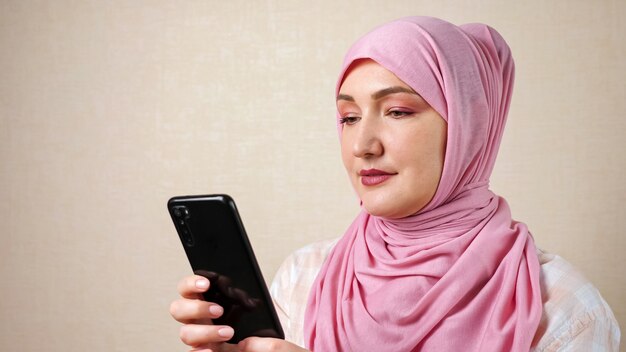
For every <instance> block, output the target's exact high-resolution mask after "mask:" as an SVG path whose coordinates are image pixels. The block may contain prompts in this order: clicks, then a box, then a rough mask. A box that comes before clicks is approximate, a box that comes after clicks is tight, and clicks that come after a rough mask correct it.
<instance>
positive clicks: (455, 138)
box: [304, 17, 542, 351]
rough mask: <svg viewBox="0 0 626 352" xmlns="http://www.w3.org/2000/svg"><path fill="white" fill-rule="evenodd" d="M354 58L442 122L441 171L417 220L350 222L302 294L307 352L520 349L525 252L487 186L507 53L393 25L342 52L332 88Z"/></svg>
mask: <svg viewBox="0 0 626 352" xmlns="http://www.w3.org/2000/svg"><path fill="white" fill-rule="evenodd" d="M359 59H372V60H374V61H375V62H377V63H378V64H380V65H381V66H383V67H385V68H386V69H387V70H389V71H391V72H393V73H394V74H395V75H396V76H397V77H398V78H400V79H401V80H402V81H404V82H405V83H406V84H408V85H409V86H410V87H412V88H413V89H414V90H415V91H416V92H417V93H419V94H420V95H421V96H422V97H423V98H424V99H425V100H426V101H427V102H428V103H429V104H430V105H431V106H432V107H433V108H434V109H435V110H436V111H437V112H438V113H439V114H440V115H441V116H442V117H443V118H444V119H445V120H446V122H447V126H448V132H447V144H446V155H445V162H444V168H443V173H442V175H441V180H440V182H439V186H438V188H437V191H436V193H435V195H434V197H433V199H432V200H431V201H430V203H429V204H428V205H427V206H426V207H425V208H424V209H422V210H421V211H419V212H418V213H417V214H415V215H412V216H409V217H406V218H402V219H383V218H379V217H376V216H372V215H370V214H368V213H367V212H366V211H365V210H363V211H362V212H361V213H360V214H359V216H358V217H357V218H356V219H355V220H354V222H353V223H352V225H351V226H350V227H349V228H348V230H347V231H346V233H345V234H344V236H343V237H342V238H341V240H340V241H339V242H338V243H337V245H336V246H335V248H334V249H333V251H332V252H331V253H330V255H329V257H328V258H327V260H326V262H325V263H324V265H323V266H322V268H321V270H320V273H319V275H318V277H317V279H316V280H315V283H314V285H313V287H312V289H311V293H310V295H309V304H308V307H307V311H306V320H305V331H304V333H305V342H306V344H307V347H308V348H310V349H312V350H315V351H337V350H340V351H528V350H529V348H530V346H531V343H532V340H533V336H534V334H535V331H536V329H537V326H538V324H539V320H540V318H541V313H542V303H541V293H540V287H539V262H538V259H537V255H536V249H535V246H534V243H533V240H532V237H531V235H530V233H529V232H528V229H527V227H526V226H525V225H524V224H522V223H518V222H516V221H514V220H513V219H512V218H511V213H510V210H509V207H508V205H507V203H506V201H505V200H504V199H503V198H502V197H499V196H497V195H496V194H494V193H493V192H491V191H490V190H489V177H490V175H491V172H492V170H493V166H494V163H495V159H496V155H497V151H498V148H499V145H500V140H501V137H502V134H503V129H504V125H505V121H506V116H507V112H508V108H509V102H510V99H511V92H512V87H513V76H514V64H513V59H512V57H511V53H510V50H509V47H508V46H507V44H506V42H505V41H504V39H502V37H501V36H500V35H499V34H498V33H497V32H496V31H495V30H494V29H492V28H490V27H488V26H486V25H483V24H467V25H461V26H456V25H453V24H451V23H448V22H445V21H442V20H439V19H436V18H430V17H408V18H403V19H399V20H397V21H394V22H391V23H388V24H385V25H383V26H381V27H379V28H376V29H374V30H373V31H372V32H370V33H368V34H366V35H365V36H364V37H362V38H361V39H359V40H358V41H357V42H356V43H355V44H354V45H353V46H352V48H351V49H350V50H349V52H348V53H347V55H346V58H345V61H344V64H343V70H342V73H341V75H340V77H339V80H338V83H337V92H338V91H339V88H340V87H341V83H342V82H343V79H344V78H345V77H344V76H345V74H346V71H347V70H348V68H349V67H350V65H351V64H352V63H353V62H354V61H356V60H359ZM339 128H341V127H340V126H339Z"/></svg>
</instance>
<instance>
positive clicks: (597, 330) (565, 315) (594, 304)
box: [270, 240, 620, 352]
mask: <svg viewBox="0 0 626 352" xmlns="http://www.w3.org/2000/svg"><path fill="white" fill-rule="evenodd" d="M336 242H337V240H328V241H322V242H317V243H313V244H310V245H308V246H306V247H304V248H302V249H299V250H297V251H296V252H294V253H292V254H291V255H290V256H289V257H287V259H286V260H285V261H284V263H283V264H282V266H281V267H280V268H279V269H278V272H277V273H276V276H275V278H274V281H273V283H272V286H271V288H270V291H271V294H272V297H273V299H274V304H275V306H276V310H277V313H278V316H279V318H280V322H281V324H282V326H283V329H284V330H285V338H286V339H287V340H288V341H291V342H293V343H296V344H298V345H300V346H303V347H304V312H305V310H306V306H307V301H308V296H309V291H310V290H311V285H312V284H313V281H315V278H316V277H317V274H318V272H319V270H320V268H321V266H322V264H323V263H324V260H325V259H326V256H327V255H328V253H329V252H330V250H331V249H332V248H333V246H334V245H335V243H336ZM537 255H538V257H539V262H540V264H541V273H540V285H541V293H542V297H543V315H542V317H541V322H540V323H539V328H538V329H537V333H536V334H535V338H534V340H533V343H532V348H531V351H537V352H538V351H542V352H544V351H545V352H548V351H550V352H551V351H585V352H596V351H597V352H604V351H615V352H618V351H619V340H620V331H619V326H618V324H617V321H616V319H615V316H613V312H612V311H611V308H610V307H609V306H608V305H607V303H606V302H605V301H604V299H602V296H600V293H599V292H598V290H597V289H596V288H595V287H594V286H593V285H592V284H591V282H589V281H588V280H587V279H586V278H585V277H584V276H583V275H582V274H581V273H579V272H578V271H577V270H576V269H575V268H574V267H573V266H572V265H571V264H570V263H568V262H567V261H566V260H565V259H563V258H561V257H559V256H557V255H554V254H549V253H545V252H543V251H541V250H538V251H537Z"/></svg>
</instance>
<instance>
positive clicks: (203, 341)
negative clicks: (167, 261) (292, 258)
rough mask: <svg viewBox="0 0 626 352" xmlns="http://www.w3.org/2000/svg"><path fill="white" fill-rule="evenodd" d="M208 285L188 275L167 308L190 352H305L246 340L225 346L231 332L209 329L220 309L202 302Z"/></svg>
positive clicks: (277, 342)
mask: <svg viewBox="0 0 626 352" xmlns="http://www.w3.org/2000/svg"><path fill="white" fill-rule="evenodd" d="M209 285H210V282H209V280H208V279H206V278H205V277H203V276H199V275H192V276H188V277H185V278H184V279H182V280H181V281H180V282H179V283H178V293H179V294H180V296H181V298H180V299H177V300H175V301H174V302H172V304H171V305H170V314H171V315H172V317H174V319H176V320H177V321H179V322H181V323H183V326H181V328H180V339H181V340H182V341H183V342H184V343H185V344H187V345H189V346H191V347H193V349H192V351H193V352H209V351H212V352H303V351H306V350H305V349H303V348H301V347H299V346H297V345H294V344H293V343H291V342H288V341H285V340H281V339H275V338H269V337H248V338H247V339H244V340H242V341H241V342H239V344H237V345H233V344H229V343H225V341H228V340H229V339H230V338H231V337H232V336H233V334H234V333H235V332H234V330H233V329H232V328H231V327H230V326H226V325H213V321H212V319H215V318H219V317H220V316H221V315H222V314H223V313H224V309H223V308H222V307H220V306H219V305H218V304H216V303H213V302H206V301H204V300H203V299H202V293H203V292H205V291H206V290H208V289H209Z"/></svg>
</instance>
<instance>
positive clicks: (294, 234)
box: [0, 0, 626, 351]
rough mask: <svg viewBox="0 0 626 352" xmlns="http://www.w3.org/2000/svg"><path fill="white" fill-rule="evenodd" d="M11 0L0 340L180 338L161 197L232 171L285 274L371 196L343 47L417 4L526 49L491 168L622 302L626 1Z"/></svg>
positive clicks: (559, 248) (113, 347) (261, 239)
mask: <svg viewBox="0 0 626 352" xmlns="http://www.w3.org/2000/svg"><path fill="white" fill-rule="evenodd" d="M316 3H319V5H316V6H315V7H312V5H311V2H295V1H278V0H275V1H271V0H270V1H263V2H261V1H258V2H252V1H69V0H67V1H66V0H63V1H19V0H15V1H7V0H2V1H0V199H1V201H0V278H1V280H0V325H1V328H0V350H2V351H42V350H45V351H84V350H89V351H132V350H142V351H183V350H185V348H184V347H183V346H182V344H180V342H179V341H178V336H177V328H178V324H176V323H175V322H174V321H173V320H172V319H170V318H169V315H168V312H167V307H168V305H169V302H170V301H171V300H172V299H173V298H174V297H175V284H176V282H177V281H178V279H179V278H180V277H181V276H183V275H186V274H188V273H189V272H190V269H189V267H188V264H187V262H186V260H185V258H184V255H183V252H182V248H181V246H180V243H179V241H178V238H177V237H176V235H175V233H174V229H173V226H172V225H171V224H170V221H169V219H168V216H167V213H166V210H165V202H166V201H167V199H168V198H169V197H170V196H173V195H180V194H201V193H214V192H223V193H230V194H231V195H232V196H233V197H234V198H235V199H236V200H237V202H238V205H239V208H240V211H241V213H242V217H243V219H244V222H245V224H246V227H247V229H248V232H249V235H250V236H251V240H252V242H253V246H254V248H255V250H256V251H257V254H258V257H259V260H260V262H261V265H262V267H263V272H264V273H265V275H266V276H267V277H268V279H270V278H271V277H272V275H273V273H274V272H275V270H276V268H277V267H278V265H279V264H280V263H281V261H282V260H283V258H284V257H285V256H286V255H287V254H288V253H289V252H291V251H292V250H294V249H296V248H298V247H300V246H303V245H305V244H306V243H309V242H311V241H314V240H318V239H323V238H330V237H335V236H338V235H340V234H342V233H343V230H344V229H345V228H346V227H347V226H348V224H349V223H350V221H351V220H352V218H353V216H354V215H355V214H356V212H357V209H358V203H357V200H356V198H355V196H354V195H353V193H352V191H351V189H350V186H349V184H348V181H347V178H346V177H345V176H344V172H343V169H342V166H341V163H340V159H339V153H338V142H337V138H336V137H337V136H336V132H335V128H334V103H333V87H334V81H335V76H336V74H337V71H338V69H339V65H340V62H341V59H342V56H343V53H344V52H345V50H346V49H347V48H348V46H349V45H350V43H351V42H352V41H353V40H355V39H356V38H357V37H358V36H360V35H361V34H363V33H365V32H366V31H367V30H369V29H371V28H372V27H373V26H375V25H378V24H381V23H383V22H385V21H388V20H391V19H395V18H398V17H402V16H405V15H412V14H428V15H433V16H438V17H442V18H445V19H448V20H450V21H452V22H456V23H464V22H471V21H481V22H486V23H489V24H491V25H492V26H494V27H495V28H497V29H498V30H499V31H500V32H501V33H502V34H503V36H504V37H505V38H506V39H507V40H508V41H509V43H510V45H511V47H512V49H513V52H514V55H515V57H516V60H517V86H516V92H515V95H514V98H513V105H512V111H511V114H510V122H509V125H508V128H507V132H506V135H505V139H504V142H503V143H504V144H503V146H502V150H501V153H500V159H499V163H498V164H497V167H496V170H495V174H494V176H493V182H492V186H493V187H492V188H493V189H494V190H495V191H496V192H498V193H500V194H502V195H504V196H506V197H507V199H508V200H509V202H510V203H511V206H512V209H513V213H514V216H515V217H516V218H517V219H520V220H523V221H525V222H526V223H528V224H529V226H530V228H531V229H532V231H533V233H534V235H535V237H536V240H537V242H538V244H539V245H540V246H541V247H543V248H545V249H547V250H549V251H553V252H556V253H559V254H561V255H562V256H563V257H565V258H566V259H568V260H570V261H571V262H573V263H574V264H575V265H576V266H578V267H579V268H580V269H581V270H582V271H583V272H584V273H585V274H586V275H587V277H589V278H590V279H591V281H593V282H594V283H595V284H596V285H597V287H598V288H599V289H600V291H601V292H602V294H603V296H604V297H605V298H606V300H607V301H608V302H609V303H610V304H611V306H612V307H613V309H614V311H615V313H616V315H617V316H618V319H619V320H620V324H621V325H622V327H624V326H625V324H626V302H625V300H624V297H625V291H626V275H624V269H625V266H624V259H623V255H624V252H625V250H626V234H625V233H624V230H623V225H622V224H623V221H624V219H626V210H625V209H626V207H624V202H625V201H626V187H625V185H624V181H625V177H624V174H625V173H626V157H625V156H624V152H625V149H626V148H625V143H624V136H623V134H624V132H625V131H626V85H625V82H626V60H625V59H624V58H625V57H626V40H624V38H625V37H626V24H625V23H626V22H624V20H623V19H624V17H625V16H626V2H624V1H551V2H547V1H530V2H521V1H509V2H504V1H495V0H494V1H476V0H472V1H454V2H453V1H415V0H412V1H399V2H395V3H392V4H385V2H384V1H380V0H376V1H356V0H353V1H345V2H341V4H336V2H335V1H330V0H329V1H321V2H316Z"/></svg>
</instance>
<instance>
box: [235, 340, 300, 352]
mask: <svg viewBox="0 0 626 352" xmlns="http://www.w3.org/2000/svg"><path fill="white" fill-rule="evenodd" d="M237 346H238V347H239V351H240V352H308V350H306V349H304V348H302V347H300V346H297V345H294V344H293V343H291V342H289V341H285V340H281V339H274V338H271V337H248V338H247V339H244V340H242V341H241V342H239V344H238V345H237Z"/></svg>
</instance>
